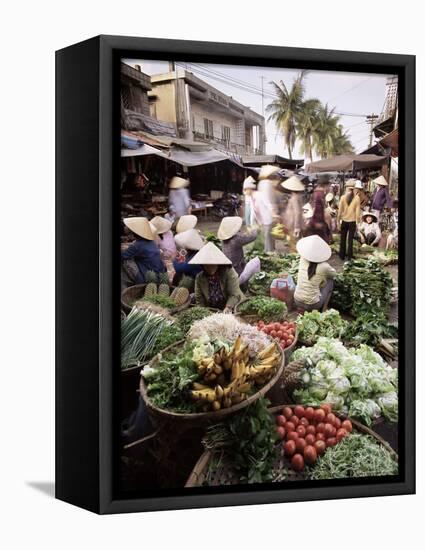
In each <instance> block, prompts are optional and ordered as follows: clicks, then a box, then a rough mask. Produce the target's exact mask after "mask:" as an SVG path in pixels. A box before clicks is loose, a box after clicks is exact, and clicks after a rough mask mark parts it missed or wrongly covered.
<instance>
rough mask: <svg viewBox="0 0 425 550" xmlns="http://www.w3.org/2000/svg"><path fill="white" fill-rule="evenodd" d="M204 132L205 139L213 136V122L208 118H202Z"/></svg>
mask: <svg viewBox="0 0 425 550" xmlns="http://www.w3.org/2000/svg"><path fill="white" fill-rule="evenodd" d="M204 134H205V137H206V139H213V138H214V123H213V121H212V120H210V119H208V118H204Z"/></svg>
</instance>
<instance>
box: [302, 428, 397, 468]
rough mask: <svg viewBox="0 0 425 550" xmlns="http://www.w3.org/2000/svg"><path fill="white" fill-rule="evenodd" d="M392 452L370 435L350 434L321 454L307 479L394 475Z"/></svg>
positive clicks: (394, 463) (395, 464)
mask: <svg viewBox="0 0 425 550" xmlns="http://www.w3.org/2000/svg"><path fill="white" fill-rule="evenodd" d="M397 473H398V464H397V462H396V461H395V460H394V458H393V455H392V454H391V453H390V452H389V451H388V450H387V449H386V448H385V447H384V446H383V445H381V444H380V443H379V442H378V441H376V440H375V439H374V438H373V437H371V436H369V435H363V434H359V433H352V434H350V435H348V436H347V437H345V438H344V439H343V440H342V441H341V442H340V443H339V445H336V446H335V447H330V448H329V449H327V451H326V453H324V454H323V455H321V456H320V457H319V458H318V460H317V462H316V464H315V466H314V468H311V469H310V470H309V474H308V477H309V478H310V479H342V478H356V477H368V476H370V477H374V476H389V475H397Z"/></svg>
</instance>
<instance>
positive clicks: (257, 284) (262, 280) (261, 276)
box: [248, 271, 280, 296]
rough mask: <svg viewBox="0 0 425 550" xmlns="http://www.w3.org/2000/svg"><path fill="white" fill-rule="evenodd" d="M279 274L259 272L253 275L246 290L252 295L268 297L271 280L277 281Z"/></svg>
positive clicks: (275, 272)
mask: <svg viewBox="0 0 425 550" xmlns="http://www.w3.org/2000/svg"><path fill="white" fill-rule="evenodd" d="M279 275H280V273H279V272H277V271H271V272H267V271H259V272H258V273H255V274H254V275H253V276H252V277H251V279H250V280H249V284H248V288H249V291H250V292H251V293H252V294H260V295H264V296H269V295H270V285H271V284H272V282H273V279H277V278H278V277H279Z"/></svg>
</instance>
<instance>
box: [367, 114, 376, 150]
mask: <svg viewBox="0 0 425 550" xmlns="http://www.w3.org/2000/svg"><path fill="white" fill-rule="evenodd" d="M378 118H379V117H378V115H375V113H372V114H371V115H368V116H367V117H366V124H369V126H370V135H369V147H372V139H373V128H374V127H375V124H376V121H377V120H378Z"/></svg>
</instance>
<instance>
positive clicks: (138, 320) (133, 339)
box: [121, 308, 170, 369]
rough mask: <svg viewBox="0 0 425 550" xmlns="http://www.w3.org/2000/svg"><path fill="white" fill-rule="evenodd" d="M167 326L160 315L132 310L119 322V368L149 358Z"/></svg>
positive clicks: (168, 323) (166, 322)
mask: <svg viewBox="0 0 425 550" xmlns="http://www.w3.org/2000/svg"><path fill="white" fill-rule="evenodd" d="M169 325H170V322H169V321H167V320H166V319H165V318H164V317H162V316H161V315H157V314H155V313H152V312H151V311H139V310H138V309H137V308H133V309H132V310H131V312H130V313H129V314H128V316H127V317H126V318H125V319H122V320H121V368H122V369H126V368H128V367H131V366H134V365H137V364H138V363H139V362H141V361H144V360H146V359H147V358H149V357H151V356H152V352H153V350H154V348H155V344H156V341H157V339H158V337H159V335H160V334H161V332H162V331H163V330H164V329H165V328H166V327H168V326H169Z"/></svg>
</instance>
